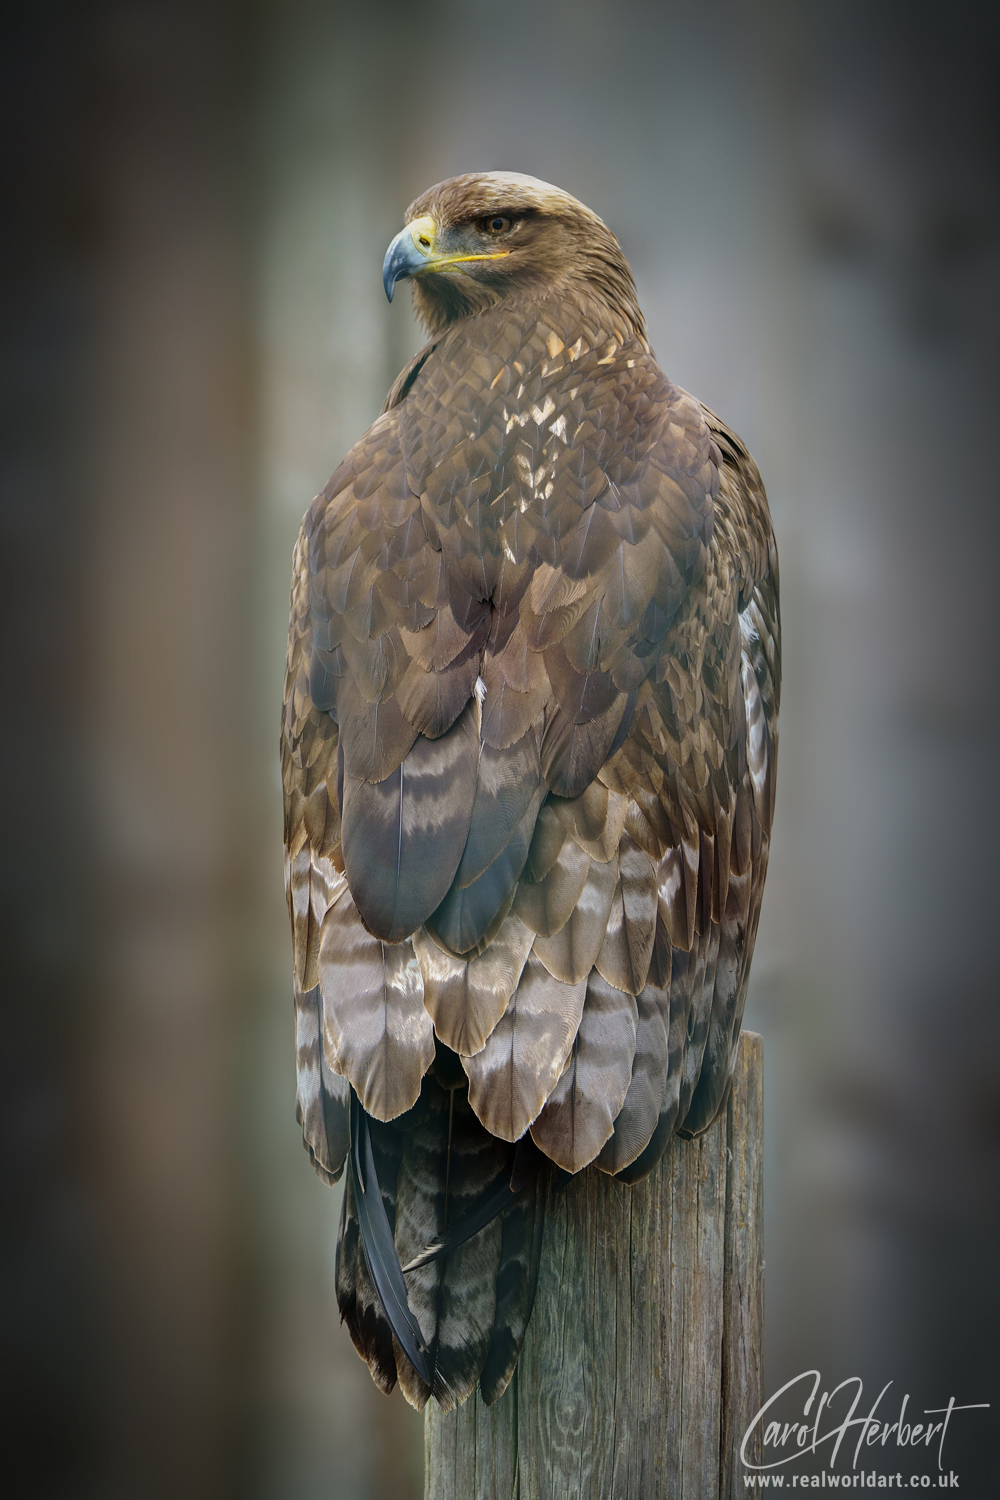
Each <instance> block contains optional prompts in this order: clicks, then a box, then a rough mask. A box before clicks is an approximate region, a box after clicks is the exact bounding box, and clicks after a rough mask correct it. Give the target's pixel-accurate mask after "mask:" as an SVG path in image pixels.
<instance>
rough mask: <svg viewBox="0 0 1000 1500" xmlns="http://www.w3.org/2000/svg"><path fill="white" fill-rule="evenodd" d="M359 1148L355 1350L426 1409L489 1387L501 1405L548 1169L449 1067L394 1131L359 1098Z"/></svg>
mask: <svg viewBox="0 0 1000 1500" xmlns="http://www.w3.org/2000/svg"><path fill="white" fill-rule="evenodd" d="M451 1061H453V1062H454V1063H456V1064H457V1059H452V1060H451ZM456 1073H457V1076H458V1077H461V1078H462V1079H463V1082H462V1083H459V1084H458V1085H457V1086H456V1085H455V1084H454V1083H452V1081H451V1080H452V1078H453V1077H454V1076H456ZM442 1079H444V1080H445V1081H444V1082H442V1081H441V1080H442ZM351 1134H352V1139H351V1151H350V1164H351V1170H350V1172H349V1174H348V1181H347V1184H346V1190H345V1195H344V1213H343V1217H342V1220H341V1230H340V1240H339V1244H338V1251H337V1296H338V1301H339V1304H340V1309H341V1313H342V1315H343V1317H344V1320H345V1321H346V1322H347V1324H348V1327H349V1329H350V1332H351V1337H352V1339H353V1341H354V1345H355V1347H356V1348H357V1350H358V1352H359V1354H360V1355H361V1356H362V1358H363V1359H365V1360H366V1361H367V1362H368V1364H369V1366H370V1367H371V1370H372V1375H373V1378H374V1379H375V1380H376V1383H377V1384H378V1385H380V1386H381V1387H382V1389H383V1390H391V1389H392V1386H393V1385H394V1384H395V1383H396V1380H397V1379H398V1381H399V1384H400V1387H401V1389H402V1391H403V1394H404V1395H405V1396H406V1398H407V1400H408V1401H409V1402H410V1403H411V1404H412V1405H414V1406H416V1407H417V1408H418V1409H420V1408H421V1407H423V1406H424V1404H425V1403H426V1401H427V1399H428V1397H429V1396H433V1397H434V1398H435V1399H436V1400H437V1402H438V1403H439V1404H440V1405H441V1407H442V1408H443V1409H444V1410H446V1411H447V1410H450V1409H451V1407H452V1406H454V1405H455V1404H456V1403H458V1402H462V1401H464V1400H465V1399H466V1398H467V1397H468V1396H469V1395H470V1394H471V1392H472V1391H473V1390H474V1389H475V1387H476V1384H477V1382H479V1381H480V1380H481V1379H482V1381H483V1393H484V1399H487V1400H495V1399H496V1398H497V1396H499V1395H500V1394H501V1393H502V1391H503V1390H504V1389H505V1387H506V1385H507V1383H508V1381H509V1380H510V1377H511V1374H512V1372H513V1369H514V1366H515V1364H516V1363H517V1357H518V1354H519V1353H520V1349H521V1344H522V1341H523V1339H524V1333H525V1329H526V1328H527V1323H528V1318H529V1317H530V1314H531V1306H532V1302H533V1300H534V1291H535V1281H536V1278H537V1274H538V1257H539V1253H540V1248H541V1233H542V1224H543V1220H544V1211H545V1189H546V1183H547V1181H548V1168H547V1166H546V1165H545V1163H544V1162H543V1159H542V1158H541V1156H540V1155H539V1153H537V1151H535V1149H534V1148H533V1147H531V1146H530V1144H528V1143H522V1144H521V1145H519V1146H517V1145H511V1144H509V1143H507V1142H506V1141H501V1140H498V1139H497V1138H496V1137H494V1136H491V1135H490V1134H489V1133H488V1131H486V1130H485V1129H484V1128H483V1126H482V1125H481V1124H480V1123H479V1121H478V1119H477V1118H476V1116H475V1114H474V1113H473V1111H472V1109H471V1107H470V1105H469V1102H468V1094H467V1088H466V1086H465V1083H464V1075H462V1074H461V1072H460V1070H458V1069H457V1068H452V1069H449V1068H448V1067H447V1066H445V1067H438V1066H437V1065H435V1069H434V1070H433V1071H432V1072H431V1073H429V1074H428V1075H427V1077H426V1078H425V1079H424V1085H423V1090H422V1093H421V1098H420V1100H419V1102H418V1104H417V1105H416V1107H415V1108H414V1109H413V1110H411V1111H409V1112H408V1114H406V1115H404V1116H401V1117H400V1118H399V1119H397V1120H394V1121H392V1122H390V1123H389V1124H379V1123H378V1122H376V1121H372V1120H370V1119H369V1118H368V1117H367V1116H366V1115H365V1112H364V1110H363V1109H362V1108H361V1105H360V1103H359V1102H358V1100H357V1097H356V1096H354V1095H352V1100H351ZM376 1181H377V1185H378V1190H377V1191H374V1187H375V1182H376ZM401 1262H402V1263H403V1264H405V1266H406V1270H405V1272H404V1271H403V1269H402V1266H401Z"/></svg>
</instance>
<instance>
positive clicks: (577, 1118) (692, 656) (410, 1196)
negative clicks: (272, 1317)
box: [283, 305, 780, 1405]
mask: <svg viewBox="0 0 1000 1500" xmlns="http://www.w3.org/2000/svg"><path fill="white" fill-rule="evenodd" d="M591 313H592V316H591ZM560 318H561V319H562V323H561V326H557V325H560ZM479 322H480V323H482V324H483V326H482V327H481V328H480V329H479V331H478V333H477V336H476V337H475V338H474V339H473V338H472V337H470V336H468V334H467V332H466V331H465V330H464V328H463V327H462V326H461V325H459V326H458V327H456V328H455V329H452V330H449V331H446V332H445V333H444V334H443V335H442V336H441V338H439V340H438V341H437V343H436V344H433V345H429V346H428V347H427V349H425V350H423V351H421V353H420V355H418V356H417V357H416V358H415V360H414V361H413V362H411V365H410V366H408V367H407V370H405V371H404V372H403V374H402V375H401V377H400V379H399V381H397V383H396V386H395V387H394V391H393V393H391V394H390V399H389V401H388V402H387V406H386V409H385V410H384V412H383V414H382V416H381V417H380V418H379V419H378V420H377V421H376V422H375V423H374V425H373V426H372V428H371V429H370V430H369V432H368V433H367V434H366V435H365V437H364V438H363V439H362V440H361V442H360V443H359V444H358V445H357V446H356V447H355V449H354V450H352V452H351V454H349V455H348V457H347V459H346V460H345V462H344V463H343V464H342V465H341V467H340V469H339V470H338V471H337V473H336V474H335V475H334V476H333V478H332V479H331V481H330V484H329V485H328V486H327V488H326V490H325V491H324V492H323V494H322V495H321V496H319V497H318V498H317V500H316V501H315V502H314V504H313V507H312V508H311V510H310V512H309V514H308V515H307V517H306V521H305V523H304V525H303V531H302V535H301V537H300V542H299V547H298V550H297V552H296V561H295V570H296V571H295V577H294V580H293V595H292V625H291V631H290V641H289V666H288V678H287V683H286V704H285V724H284V737H283V756H284V775H285V794H286V845H287V858H288V872H289V873H288V886H289V907H290V912H291V917H292V926H293V942H294V951H295V988H296V1005H297V1014H298V1037H299V1107H300V1113H301V1117H302V1121H303V1130H304V1134H305V1138H306V1143H307V1145H308V1147H309V1149H310V1152H311V1155H312V1157H313V1160H314V1162H315V1163H316V1165H317V1168H318V1170H319V1171H320V1172H321V1174H322V1175H324V1176H325V1177H326V1178H327V1180H334V1179H335V1177H336V1175H337V1174H338V1173H339V1171H340V1170H341V1169H342V1166H343V1162H344V1158H345V1156H346V1154H347V1149H348V1135H349V1130H348V1116H349V1112H350V1100H351V1096H352V1093H353V1095H354V1096H355V1098H356V1099H357V1100H358V1101H359V1103H360V1107H361V1108H362V1109H363V1111H364V1112H365V1113H364V1116H363V1117H362V1118H365V1119H366V1118H368V1117H371V1120H372V1137H371V1138H372V1140H373V1142H376V1141H378V1140H379V1135H378V1132H379V1131H381V1132H383V1139H382V1146H381V1148H380V1149H382V1150H383V1151H384V1152H388V1155H386V1157H385V1160H386V1170H387V1173H388V1177H389V1179H391V1182H390V1181H387V1182H383V1181H382V1178H381V1172H380V1171H379V1170H378V1153H377V1152H376V1156H375V1168H376V1175H377V1177H378V1190H379V1192H380V1193H381V1195H382V1197H383V1199H384V1200H385V1204H386V1214H385V1216H384V1219H383V1218H378V1216H376V1218H373V1217H372V1215H370V1214H367V1213H366V1212H365V1204H364V1203H363V1202H361V1203H359V1201H358V1195H359V1193H364V1192H365V1191H367V1190H366V1189H365V1188H364V1185H363V1182H362V1181H361V1178H360V1177H359V1176H358V1172H357V1171H356V1170H353V1169H352V1179H351V1182H350V1184H349V1187H348V1193H347V1197H346V1198H345V1217H344V1225H343V1228H342V1235H341V1245H340V1269H339V1271H338V1295H339V1297H340V1304H341V1309H342V1311H343V1313H344V1316H345V1318H346V1320H347V1322H348V1324H349V1326H350V1327H351V1331H352V1336H353V1337H354V1340H355V1343H356V1345H357V1347H358V1349H359V1351H360V1352H361V1353H362V1354H363V1355H364V1357H365V1358H367V1359H368V1361H369V1363H370V1364H371V1366H372V1370H373V1374H375V1377H376V1379H377V1380H378V1381H379V1382H380V1383H381V1384H383V1385H384V1386H386V1387H388V1386H391V1384H392V1383H393V1382H394V1381H395V1379H396V1378H397V1377H398V1378H399V1380H400V1382H401V1384H402V1386H403V1389H404V1391H405V1393H406V1394H407V1396H408V1398H409V1399H410V1400H412V1401H413V1402H414V1403H415V1404H418V1405H421V1404H422V1403H423V1401H425V1400H426V1399H427V1396H428V1394H433V1395H434V1396H435V1398H436V1399H437V1400H439V1401H440V1402H441V1403H442V1404H443V1405H448V1404H450V1403H451V1402H452V1401H455V1400H462V1399H464V1397H465V1395H467V1394H468V1392H469V1391H470V1390H472V1389H473V1388H474V1386H475V1384H476V1381H477V1379H478V1380H480V1381H481V1385H482V1390H483V1393H484V1395H485V1396H487V1399H495V1397H496V1396H497V1395H498V1394H499V1393H500V1392H501V1391H502V1389H503V1388H504V1387H505V1385H506V1383H507V1380H509V1378H510V1373H511V1371H512V1370H513V1367H514V1364H515V1363H516V1359H517V1353H518V1351H519V1349H520V1343H521V1339H522V1338H523V1335H524V1329H525V1326H526V1324H527V1319H528V1316H529V1315H530V1308H531V1300H532V1297H533V1294H534V1275H535V1270H536V1269H537V1256H538V1245H539V1244H540V1234H541V1224H542V1219H543V1216H544V1202H545V1193H546V1192H547V1190H548V1188H547V1182H548V1177H547V1172H548V1169H547V1168H546V1167H544V1165H543V1166H542V1167H541V1168H539V1165H538V1163H539V1162H542V1163H544V1162H545V1161H546V1160H547V1161H549V1162H552V1163H555V1164H557V1165H558V1166H559V1167H562V1168H563V1169H564V1170H566V1171H570V1172H575V1171H578V1170H580V1169H581V1168H582V1167H584V1166H585V1165H587V1164H588V1163H590V1162H595V1163H596V1165H597V1166H598V1167H599V1168H601V1169H602V1170H604V1171H607V1172H612V1173H615V1174H619V1175H622V1176H623V1177H624V1178H625V1179H626V1180H629V1181H634V1180H637V1179H638V1178H640V1177H641V1176H642V1175H644V1174H645V1173H646V1172H648V1171H649V1170H650V1168H651V1167H652V1166H653V1165H654V1164H655V1162H656V1161H657V1160H658V1159H659V1157H660V1155H661V1154H662V1152H663V1150H664V1149H665V1147H666V1145H667V1144H668V1142H669V1140H670V1139H671V1137H672V1136H673V1135H674V1134H675V1133H678V1132H679V1133H683V1134H696V1133H698V1132H700V1131H702V1130H704V1129H705V1128H707V1126H708V1125H709V1124H710V1123H711V1121H712V1120H713V1119H714V1117H715V1116H716V1114H717V1113H718V1111H719V1109H720V1108H721V1107H722V1105H723V1103H724V1101H725V1097H726V1091H727V1088H728V1083H729V1079H730V1076H731V1071H732V1065H733V1060H734V1052H735V1044H736V1038H737V1036H738V1032H739V1025H740V1019H741V1016H742V1010H743V1003H744V999H745V994H746V984H747V975H748V969H749V963H750V958H751V955H752V951H753V943H754V937H755V933H756V925H757V918H758V914H759V910H760V899H761V893H762V888H763V880H764V874H765V871H766V864H767V851H768V840H769V835H770V827H771V821H772V817H773V807H774V777H775V765H776V725H777V709H778V692H779V681H780V646H779V624H778V607H777V562H776V554H775V550H774V543H773V538H772V535H771V530H770V523H769V520H768V515H767V507H766V500H765V499H764V494H763V488H762V486H761V484H760V479H759V475H758V474H757V470H756V468H755V466H754V464H753V461H752V460H751V459H750V458H749V455H748V454H747V453H746V451H745V449H744V448H743V447H742V445H741V444H740V442H739V440H738V439H737V438H736V437H735V436H734V435H733V434H732V433H730V432H729V431H728V429H726V428H725V427H724V425H723V424H722V423H721V422H719V420H718V419H717V418H716V417H715V416H714V415H713V414H712V413H710V412H707V411H706V410H705V409H704V408H703V407H701V406H700V405H699V404H698V403H697V402H696V401H694V400H693V399H692V398H691V397H690V396H688V395H687V394H686V393H685V392H683V391H680V390H679V389H678V388H677V387H675V386H673V385H671V384H670V382H669V381H667V380H666V379H665V377H664V376H663V375H662V373H661V372H660V371H659V369H658V367H657V366H656V364H655V362H654V361H653V359H652V357H651V356H650V354H649V351H648V349H647V347H646V346H645V344H644V343H643V342H642V341H641V340H640V339H637V338H626V337H625V335H623V334H621V333H620V332H619V331H618V330H616V329H614V328H609V327H608V326H606V322H604V323H602V321H601V317H600V315H599V313H598V311H596V310H594V309H591V310H590V312H588V310H587V309H584V310H583V311H582V312H581V311H580V309H576V311H575V312H574V314H573V318H572V319H571V320H570V326H567V315H566V310H565V309H563V310H560V309H557V308H554V309H553V310H552V316H551V318H550V319H549V321H548V322H546V319H545V318H544V317H539V318H537V319H535V320H532V322H531V323H530V326H528V327H527V328H524V327H522V326H520V325H519V324H518V323H517V321H516V320H515V319H514V318H512V316H511V315H510V314H509V313H506V312H505V311H504V309H503V307H502V305H501V307H500V308H498V309H496V310H495V312H493V313H491V314H487V315H483V317H482V318H481V319H480V320H479ZM356 1107H357V1106H356ZM386 1132H389V1135H390V1136H391V1139H392V1141H393V1142H394V1143H395V1144H394V1145H393V1148H392V1151H388V1147H387V1146H386V1145H385V1140H387V1139H389V1136H386V1135H385V1133H386ZM528 1140H530V1141H532V1142H533V1143H534V1145H533V1147H532V1150H533V1151H534V1157H532V1158H531V1160H532V1161H533V1162H534V1167H533V1169H532V1170H530V1171H525V1170H523V1160H525V1159H527V1158H525V1157H523V1155H522V1158H521V1166H518V1165H517V1163H516V1162H515V1157H514V1153H515V1151H516V1150H520V1149H521V1147H515V1144H514V1143H516V1142H519V1141H520V1142H521V1143H522V1146H523V1143H524V1142H525V1141H528ZM393 1153H395V1154H393ZM353 1160H354V1158H353V1157H352V1161H353ZM362 1175H363V1174H362ZM498 1184H499V1186H498ZM497 1204H499V1205H500V1206H501V1208H502V1217H501V1218H500V1220H499V1222H493V1223H487V1224H483V1225H480V1227H478V1228H477V1229H476V1230H475V1232H474V1233H471V1234H470V1237H468V1238H460V1237H459V1238H458V1239H456V1235H459V1231H457V1230H455V1229H454V1226H455V1224H456V1222H457V1223H458V1224H459V1225H461V1224H463V1223H464V1224H465V1225H467V1226H468V1225H470V1224H477V1225H478V1224H480V1220H481V1219H482V1218H483V1217H484V1215H485V1214H486V1213H487V1212H495V1211H496V1209H495V1205H497ZM477 1214H478V1217H477ZM376 1219H377V1222H378V1223H380V1224H382V1223H388V1224H389V1225H391V1237H392V1238H393V1239H394V1244H395V1251H396V1253H397V1255H398V1257H399V1260H400V1261H401V1262H402V1265H403V1266H404V1267H405V1266H406V1265H407V1264H408V1262H410V1261H418V1262H420V1264H418V1265H417V1266H415V1267H414V1268H413V1269H410V1270H408V1271H405V1272H403V1273H401V1274H403V1275H404V1280H405V1285H406V1290H407V1294H408V1312H409V1314H411V1315H412V1318H413V1319H414V1320H415V1322H414V1324H413V1325H412V1326H413V1327H416V1326H419V1330H420V1339H421V1345H420V1350H419V1351H417V1352H415V1353H413V1354H412V1358H408V1357H407V1353H406V1342H405V1341H406V1339H407V1338H410V1337H415V1335H413V1334H412V1328H411V1325H410V1324H409V1323H408V1322H407V1308H404V1309H403V1312H402V1313H400V1312H399V1310H398V1309H397V1312H396V1313H395V1314H393V1317H390V1316H389V1315H388V1314H387V1313H386V1309H385V1307H384V1306H383V1305H382V1303H381V1302H380V1299H379V1296H378V1293H377V1290H376V1288H375V1286H374V1284H373V1276H372V1272H371V1266H372V1264H374V1262H373V1261H372V1256H376V1255H378V1254H380V1253H382V1252H384V1251H385V1246H384V1245H383V1246H382V1247H381V1250H380V1248H379V1246H378V1245H368V1246H367V1247H366V1245H365V1236H366V1235H372V1234H375V1233H376V1230H375V1229H373V1227H372V1226H373V1225H374V1224H376ZM382 1232H383V1233H390V1231H384V1230H383V1231H382ZM428 1246H432V1247H438V1248H436V1249H435V1250H434V1252H433V1255H432V1256H427V1255H423V1258H422V1252H424V1251H426V1248H427V1247H428ZM441 1246H445V1247H446V1248H445V1249H443V1250H442V1249H441ZM366 1257H367V1258H366ZM398 1268H399V1267H398V1264H397V1267H396V1269H398ZM393 1274H395V1273H394V1272H393ZM387 1297H388V1299H389V1300H390V1301H391V1300H392V1298H391V1295H390V1294H389V1293H387ZM390 1311H391V1309H390ZM393 1318H395V1322H394V1321H393ZM401 1318H402V1321H400V1319H401ZM408 1330H409V1331H408ZM410 1347H411V1352H412V1351H413V1350H416V1345H412V1344H411V1346H410ZM425 1357H426V1360H427V1363H426V1366H425V1368H424V1370H423V1373H422V1374H421V1372H420V1370H418V1369H417V1368H416V1365H418V1364H420V1363H421V1362H422V1361H423V1360H424V1358H425Z"/></svg>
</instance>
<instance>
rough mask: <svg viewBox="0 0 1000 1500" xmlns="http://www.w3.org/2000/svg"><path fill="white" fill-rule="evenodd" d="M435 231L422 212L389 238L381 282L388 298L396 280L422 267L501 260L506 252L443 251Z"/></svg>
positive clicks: (419, 271)
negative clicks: (458, 253)
mask: <svg viewBox="0 0 1000 1500" xmlns="http://www.w3.org/2000/svg"><path fill="white" fill-rule="evenodd" d="M437 232H438V228H437V225H436V224H435V222H434V220H433V219H432V218H431V216H430V214H424V216H423V217H422V218H420V219H414V220H413V222H412V223H410V224H407V226H406V228H405V229H401V230H400V231H399V233H398V234H397V236H396V238H395V239H394V240H393V241H392V243H391V245H390V246H389V248H388V250H387V251H386V252H385V260H384V261H383V262H382V285H383V286H384V287H385V295H386V296H387V297H388V299H389V301H390V302H391V301H392V293H393V288H394V287H395V285H396V282H397V281H403V280H405V278H406V277H407V276H418V275H419V274H420V273H421V272H422V271H441V270H445V269H447V268H448V267H450V266H461V265H464V264H465V263H466V262H468V261H472V260H500V259H501V257H502V256H504V255H507V254H508V251H506V250H497V251H494V252H493V253H492V254H486V255H442V254H440V253H439V251H438V247H437Z"/></svg>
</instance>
